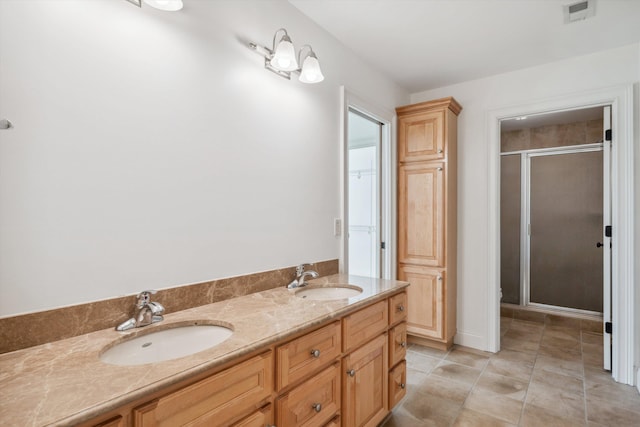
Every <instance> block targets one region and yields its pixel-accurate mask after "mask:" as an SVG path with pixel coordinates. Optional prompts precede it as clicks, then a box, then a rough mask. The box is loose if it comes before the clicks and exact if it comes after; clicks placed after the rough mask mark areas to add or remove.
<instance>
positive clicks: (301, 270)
mask: <svg viewBox="0 0 640 427" xmlns="http://www.w3.org/2000/svg"><path fill="white" fill-rule="evenodd" d="M311 266H313V264H309V263H305V264H300V265H299V266H297V267H296V276H297V277H300V276H302V273H304V268H305V267H311Z"/></svg>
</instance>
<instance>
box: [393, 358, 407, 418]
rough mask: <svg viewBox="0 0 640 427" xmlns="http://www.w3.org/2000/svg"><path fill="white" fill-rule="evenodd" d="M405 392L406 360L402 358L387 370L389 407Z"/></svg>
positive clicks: (394, 404)
mask: <svg viewBox="0 0 640 427" xmlns="http://www.w3.org/2000/svg"><path fill="white" fill-rule="evenodd" d="M406 394H407V362H405V361H404V360H403V361H402V363H400V364H398V366H396V367H395V368H393V369H392V370H391V371H389V409H390V410H391V409H393V407H394V406H396V405H397V404H398V402H400V400H401V399H402V398H403V397H404V396H405V395H406Z"/></svg>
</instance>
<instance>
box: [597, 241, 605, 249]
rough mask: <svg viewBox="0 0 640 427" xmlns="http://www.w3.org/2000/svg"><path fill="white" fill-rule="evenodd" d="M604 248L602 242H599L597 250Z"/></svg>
mask: <svg viewBox="0 0 640 427" xmlns="http://www.w3.org/2000/svg"><path fill="white" fill-rule="evenodd" d="M603 246H604V245H603V244H602V242H598V243H596V248H601V247H603Z"/></svg>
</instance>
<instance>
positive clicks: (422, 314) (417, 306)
mask: <svg viewBox="0 0 640 427" xmlns="http://www.w3.org/2000/svg"><path fill="white" fill-rule="evenodd" d="M398 279H399V280H405V281H407V282H410V283H411V286H409V287H408V288H407V295H408V299H409V301H411V302H412V304H411V306H410V307H409V311H408V313H407V333H409V334H411V335H418V336H422V337H427V338H437V339H440V340H442V339H444V315H445V313H444V310H445V307H444V301H445V294H444V292H445V283H444V282H445V278H444V271H443V270H437V269H429V268H424V267H416V266H413V265H401V266H400V268H399V269H398Z"/></svg>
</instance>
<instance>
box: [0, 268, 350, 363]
mask: <svg viewBox="0 0 640 427" xmlns="http://www.w3.org/2000/svg"><path fill="white" fill-rule="evenodd" d="M314 269H315V270H316V271H317V272H318V273H319V274H320V276H327V275H330V274H335V273H338V260H337V259H334V260H329V261H322V262H316V263H315V264H314ZM294 277H295V267H285V268H282V269H278V270H271V271H265V272H261V273H253V274H247V275H244V276H237V277H230V278H225V279H217V280H212V281H209V282H202V283H196V284H191V285H184V286H177V287H173V288H169V289H163V290H159V291H158V293H157V294H155V295H154V297H153V298H154V300H155V301H158V302H160V303H162V305H163V306H164V307H165V312H166V313H174V312H176V311H180V310H186V309H188V308H193V307H198V306H201V305H205V304H211V303H214V302H217V301H222V300H226V299H229V298H234V297H238V296H242V295H247V294H252V293H255V292H261V291H265V290H268V289H273V288H277V287H278V286H284V285H286V284H288V283H289V282H290V281H291V280H293V278H294ZM141 290H142V289H141ZM134 302H135V298H134V296H126V297H119V298H112V299H108V300H103V301H96V302H91V303H87V304H80V305H74V306H71V307H64V308H59V309H54V310H46V311H40V312H36V313H30V314H24V315H20V316H11V317H6V318H3V319H0V353H7V352H10V351H15V350H20V349H23V348H27V347H32V346H35V345H40V344H45V343H48V342H51V341H57V340H61V339H65V338H70V337H74V336H78V335H84V334H87V333H89V332H94V331H98V330H100V329H106V328H110V327H115V326H116V325H118V324H120V323H122V322H124V321H125V320H127V319H128V318H130V317H131V316H133V309H134Z"/></svg>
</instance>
